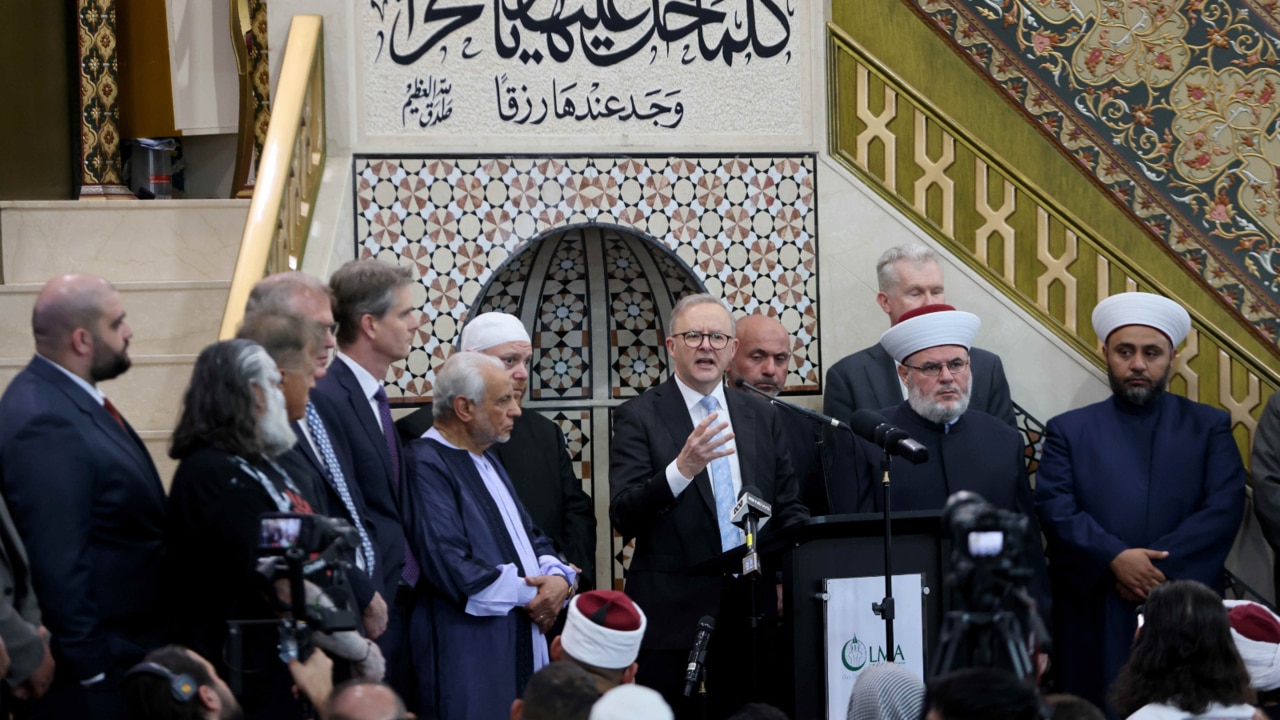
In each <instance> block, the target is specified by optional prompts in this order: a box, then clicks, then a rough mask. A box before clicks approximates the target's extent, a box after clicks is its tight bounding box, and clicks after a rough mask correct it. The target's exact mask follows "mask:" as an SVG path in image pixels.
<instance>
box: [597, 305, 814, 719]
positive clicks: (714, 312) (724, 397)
mask: <svg viewBox="0 0 1280 720" xmlns="http://www.w3.org/2000/svg"><path fill="white" fill-rule="evenodd" d="M668 327H669V328H670V329H671V335H670V336H669V337H668V338H667V343H666V344H667V352H668V354H669V355H670V357H671V366H672V368H673V369H674V376H673V377H672V378H670V379H669V380H667V381H666V382H664V383H662V384H661V385H659V386H657V387H654V388H652V389H650V390H649V391H647V392H645V393H644V394H643V395H641V396H640V397H637V398H635V399H633V400H630V401H628V402H627V403H625V404H624V405H622V406H621V407H619V408H618V409H617V410H616V411H615V413H614V418H613V443H612V447H611V451H610V458H609V483H610V488H611V496H612V497H611V503H610V507H609V514H610V517H611V518H612V519H613V523H614V527H615V528H616V529H617V530H618V531H619V532H620V533H622V535H623V536H624V537H632V538H635V554H634V556H633V557H632V560H631V567H630V569H629V571H628V573H627V581H626V592H627V594H628V595H630V596H631V597H632V599H633V600H635V602H636V604H638V605H640V606H641V607H643V608H645V609H646V612H647V613H648V615H649V617H650V618H651V620H650V624H649V627H648V629H647V630H646V632H645V637H644V642H643V645H642V646H641V647H642V652H641V656H640V660H639V663H640V670H639V673H638V675H637V678H636V681H637V682H639V683H640V684H643V685H648V686H650V687H653V688H654V689H656V690H658V691H659V692H661V693H662V694H663V696H664V698H666V700H667V702H668V703H670V704H671V705H672V707H673V708H674V709H675V710H676V712H677V716H678V717H699V716H700V713H699V711H698V707H697V705H696V704H694V703H691V702H689V701H688V700H687V699H686V698H684V696H683V688H684V670H685V666H686V659H687V657H688V653H689V649H690V647H691V646H692V645H693V643H694V639H695V636H696V632H697V626H698V621H699V618H701V617H702V616H704V615H709V616H712V617H713V618H717V625H716V631H715V637H714V638H713V640H712V642H711V645H710V655H709V657H708V659H707V683H706V687H707V693H708V696H707V697H708V703H709V705H710V709H711V716H712V717H724V716H726V715H728V714H729V713H730V712H732V711H733V710H734V709H736V707H737V706H738V705H740V704H742V703H745V702H748V701H750V700H753V699H758V698H759V699H766V700H768V699H771V698H770V697H769V695H770V693H771V684H772V683H771V682H770V681H771V680H772V679H773V678H774V677H775V676H776V675H777V673H776V672H774V668H773V667H772V663H771V659H772V658H773V657H774V654H773V653H772V652H770V647H769V645H770V638H769V637H768V635H769V632H768V631H769V630H770V629H771V628H772V627H773V626H774V625H775V620H776V618H775V617H773V616H774V614H775V613H776V610H777V595H776V589H775V585H774V583H773V582H772V575H770V574H769V573H768V572H767V571H766V573H765V575H764V579H763V580H758V581H755V582H753V581H752V580H750V579H749V578H745V577H733V576H727V575H720V574H715V572H714V571H708V572H706V573H702V572H700V571H699V570H698V569H696V568H698V566H699V565H701V564H704V563H707V562H708V561H713V560H714V559H715V558H717V557H718V556H719V555H720V554H721V553H722V552H724V551H726V550H730V549H732V548H734V547H737V546H739V545H741V544H742V543H743V536H742V533H741V531H740V530H738V529H737V528H736V527H734V526H733V525H732V523H731V522H730V514H731V510H732V507H733V504H734V502H735V501H736V500H737V497H738V494H739V493H740V492H741V490H742V489H743V488H754V489H756V490H758V491H759V494H760V496H761V498H762V499H763V500H764V501H766V502H769V503H771V504H772V505H773V517H772V519H771V520H770V525H771V526H777V527H783V526H786V525H789V524H791V523H794V522H798V521H800V520H803V519H805V518H806V517H808V515H809V513H808V511H807V510H806V509H805V507H804V505H802V504H801V503H800V501H799V490H798V489H797V486H796V480H795V476H794V474H793V473H792V469H791V461H790V459H789V458H788V456H787V450H786V439H785V435H784V432H783V429H782V421H781V418H779V417H778V416H777V413H776V410H775V409H774V408H773V407H772V406H771V405H769V404H768V403H766V402H765V401H763V400H761V399H758V398H756V397H753V396H751V395H748V394H746V393H737V392H726V391H725V389H724V383H723V377H724V370H725V368H726V367H727V366H728V364H729V359H730V358H732V357H733V354H734V352H735V351H736V350H737V340H736V339H734V337H733V335H734V323H733V317H732V316H731V315H730V314H729V311H728V310H727V309H726V308H725V307H724V305H722V304H721V303H720V301H719V300H717V299H715V298H714V297H712V296H710V295H706V294H702V295H691V296H688V297H685V298H683V299H682V300H681V301H680V302H679V303H677V304H676V307H675V309H673V310H672V313H671V322H670V324H669V326H668ZM753 614H754V615H755V617H754V618H753V617H752V615H753ZM761 615H763V617H761ZM753 621H754V622H753ZM753 624H755V625H758V626H759V628H760V630H761V635H762V636H756V637H758V638H759V640H761V647H760V650H759V652H758V653H755V657H757V658H758V659H759V661H760V672H759V673H758V674H756V675H755V677H753V673H752V672H751V659H752V657H753V652H752V648H751V640H752V639H753V632H752V629H751V626H752V625H753Z"/></svg>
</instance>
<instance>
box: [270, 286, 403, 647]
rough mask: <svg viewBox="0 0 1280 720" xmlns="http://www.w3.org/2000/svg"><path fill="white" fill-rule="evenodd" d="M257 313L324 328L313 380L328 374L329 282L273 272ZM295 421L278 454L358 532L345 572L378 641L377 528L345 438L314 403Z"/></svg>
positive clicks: (328, 509) (383, 613)
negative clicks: (291, 438) (292, 441)
mask: <svg viewBox="0 0 1280 720" xmlns="http://www.w3.org/2000/svg"><path fill="white" fill-rule="evenodd" d="M255 313H291V314H293V315H297V316H299V317H302V318H304V319H306V320H310V321H311V322H314V323H318V324H319V325H320V326H321V327H323V328H324V338H325V342H324V345H323V346H322V347H321V348H319V352H318V353H317V355H316V365H315V379H316V382H317V383H318V382H319V381H320V380H321V379H323V378H324V376H325V374H326V373H327V370H326V368H327V367H328V365H329V351H330V350H333V348H334V346H335V345H336V341H335V338H334V333H333V328H334V322H333V309H332V305H331V297H330V294H329V286H327V285H325V284H324V283H323V282H321V281H320V279H319V278H316V277H314V276H311V275H308V274H306V273H304V272H300V271H297V270H293V271H289V272H283V273H276V274H275V275H270V276H268V277H266V278H263V279H262V280H261V281H259V282H258V284H257V285H254V286H253V290H252V291H251V292H250V293H249V302H248V303H247V304H246V305H245V317H246V319H247V318H248V317H249V316H251V315H253V314H255ZM313 394H314V392H313ZM292 425H293V432H294V435H296V436H297V437H298V443H297V444H296V445H294V446H293V448H292V449H291V450H289V452H287V453H285V454H284V455H282V456H281V457H280V463H281V464H282V465H284V467H285V469H286V470H287V471H288V472H289V473H290V475H297V476H299V477H304V478H310V479H311V480H312V483H313V484H314V485H315V486H316V489H317V491H318V492H319V494H320V496H321V497H320V499H321V501H322V502H323V507H322V508H321V511H322V512H324V513H325V514H327V515H330V516H332V517H338V518H342V519H343V520H346V521H347V522H349V523H351V525H352V527H354V528H356V530H357V531H358V532H359V533H360V541H361V542H360V544H361V547H360V549H359V550H358V551H357V555H358V557H357V565H356V566H355V567H352V568H351V570H350V572H348V573H347V580H348V581H349V582H350V583H351V591H352V593H353V594H354V595H355V599H356V602H357V603H359V605H360V608H361V613H362V624H363V626H364V631H365V635H367V636H368V637H369V638H370V639H373V640H377V639H378V636H379V635H381V634H382V633H383V631H385V630H386V628H387V603H386V599H385V598H384V597H383V595H382V593H381V592H380V588H381V587H382V582H381V580H380V578H381V575H379V574H378V573H379V572H380V570H381V568H380V567H378V565H377V557H376V555H377V553H376V551H374V552H367V551H366V550H365V548H366V546H368V547H372V538H373V536H374V534H375V528H374V527H373V524H372V523H371V522H369V512H368V510H367V509H366V508H365V502H364V496H363V495H362V494H361V492H360V486H359V484H358V483H357V482H356V475H355V469H354V467H353V465H352V461H351V450H350V449H349V448H348V447H347V442H346V437H345V436H344V435H343V434H342V433H340V432H337V431H336V430H335V426H331V425H329V424H327V423H326V422H325V421H324V420H323V419H322V418H321V417H320V414H319V411H318V410H316V407H315V404H314V403H309V404H308V406H307V414H306V416H305V417H304V418H303V419H302V420H297V421H295V422H293V423H292ZM326 446H327V447H328V448H329V449H330V451H331V452H332V455H333V460H334V461H335V466H333V467H331V466H330V464H329V462H328V461H327V460H326V458H325V451H324V448H325V447H326Z"/></svg>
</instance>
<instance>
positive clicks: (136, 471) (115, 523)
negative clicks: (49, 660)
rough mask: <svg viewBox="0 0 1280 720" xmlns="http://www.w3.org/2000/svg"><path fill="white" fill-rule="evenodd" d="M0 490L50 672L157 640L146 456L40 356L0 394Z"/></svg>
mask: <svg viewBox="0 0 1280 720" xmlns="http://www.w3.org/2000/svg"><path fill="white" fill-rule="evenodd" d="M0 489H2V491H3V493H4V498H5V501H6V502H7V503H8V506H9V511H10V514H11V515H12V517H13V520H14V523H15V525H16V526H17V529H18V533H19V534H20V535H21V536H22V541H23V544H24V545H25V546H26V549H27V553H28V555H29V558H30V567H31V574H32V579H33V580H34V581H35V589H36V593H37V594H38V595H39V597H40V604H41V606H42V608H43V610H44V624H45V626H46V627H48V628H49V631H50V633H51V634H52V647H53V651H54V657H55V660H56V661H57V663H58V673H59V675H60V676H61V677H65V678H69V679H71V680H72V681H75V680H85V679H88V678H91V677H94V676H96V675H98V674H99V673H107V674H108V676H109V677H111V675H112V672H113V671H117V672H118V671H120V670H123V669H127V667H128V666H129V665H131V664H133V663H135V662H137V661H138V660H141V659H142V656H143V655H145V654H146V653H147V652H149V651H150V650H152V649H154V648H155V647H156V646H157V645H159V644H160V642H161V641H163V639H164V628H163V625H164V623H163V621H162V620H161V619H160V618H162V617H163V616H164V614H163V613H162V612H161V603H160V572H161V562H162V560H163V556H164V548H165V546H164V530H165V497H164V488H163V486H162V485H161V484H160V476H159V475H158V474H157V473H156V468H155V464H154V463H152V462H151V456H150V455H149V454H148V453H147V449H146V448H145V447H144V446H143V444H142V440H141V439H139V438H138V435H137V433H135V432H134V431H133V429H132V428H129V427H125V428H121V426H120V425H119V424H118V423H116V421H115V419H114V418H112V417H111V415H110V414H109V413H108V412H107V411H106V410H105V409H104V408H103V407H102V405H100V404H98V402H97V400H95V399H94V398H93V397H92V396H90V395H89V393H87V392H85V390H84V389H83V388H82V387H80V386H79V385H78V384H76V383H75V382H74V381H73V380H72V379H71V378H69V377H67V376H66V375H65V374H64V373H63V372H62V371H61V370H60V369H58V368H57V367H55V366H54V365H53V364H52V363H50V362H49V361H47V360H45V359H43V358H40V357H36V358H33V359H32V361H31V362H30V364H28V365H27V367H26V369H24V370H23V371H22V372H20V373H18V375H17V377H15V378H14V379H13V382H12V383H10V384H9V387H8V388H7V389H6V390H5V393H4V397H3V398H0Z"/></svg>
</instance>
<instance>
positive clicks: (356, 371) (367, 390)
mask: <svg viewBox="0 0 1280 720" xmlns="http://www.w3.org/2000/svg"><path fill="white" fill-rule="evenodd" d="M333 354H334V357H336V358H338V359H339V360H341V361H342V362H344V363H346V364H347V367H349V368H351V373H352V374H353V375H355V376H356V382H358V383H360V390H361V391H363V392H364V397H365V399H366V400H372V399H373V396H374V395H375V394H376V393H377V392H378V390H379V389H381V388H382V382H381V381H379V380H378V379H377V378H375V377H374V376H373V373H371V372H369V371H368V370H365V369H364V366H363V365H361V364H360V363H358V362H356V361H355V360H352V359H351V357H350V356H348V355H346V354H345V353H343V352H342V351H341V350H334V351H333Z"/></svg>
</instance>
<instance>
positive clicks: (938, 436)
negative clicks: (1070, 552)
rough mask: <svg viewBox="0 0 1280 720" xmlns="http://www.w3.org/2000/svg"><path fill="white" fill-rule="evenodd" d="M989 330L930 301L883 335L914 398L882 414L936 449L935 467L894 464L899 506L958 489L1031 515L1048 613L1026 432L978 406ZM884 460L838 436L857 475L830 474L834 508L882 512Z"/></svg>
mask: <svg viewBox="0 0 1280 720" xmlns="http://www.w3.org/2000/svg"><path fill="white" fill-rule="evenodd" d="M980 326H981V321H980V320H979V319H978V316H977V315H974V314H972V313H967V312H962V311H958V310H956V309H955V308H953V307H951V306H950V305H925V306H923V307H920V308H917V309H915V310H911V311H909V312H907V313H904V314H903V315H902V317H901V318H900V319H899V321H898V323H897V324H896V325H894V326H893V327H891V328H889V329H888V330H886V331H885V333H884V334H883V335H881V336H880V345H881V347H883V348H884V350H885V352H887V353H888V354H889V355H890V356H891V357H892V358H893V359H894V360H896V361H897V362H898V363H899V365H898V375H899V377H901V378H902V381H903V383H904V384H906V386H907V399H906V401H904V402H903V403H901V404H900V405H896V406H894V407H892V408H887V409H886V410H884V411H883V414H884V415H885V417H886V418H887V419H888V421H889V423H891V424H892V425H894V426H896V427H898V428H901V429H902V430H904V431H906V433H907V434H908V435H910V436H911V437H912V438H913V439H915V440H916V441H917V442H919V443H920V444H922V445H924V446H925V447H926V448H928V450H929V459H928V461H926V462H924V463H921V464H919V465H912V464H910V463H907V462H905V461H904V460H902V459H895V460H894V462H893V465H892V468H891V470H890V472H889V477H890V480H891V481H892V483H893V496H892V497H893V499H892V506H891V509H892V510H894V511H907V510H941V509H942V508H943V506H944V505H946V502H947V498H948V497H950V496H951V495H952V493H955V492H958V491H960V490H968V491H969V492H974V493H977V494H979V495H981V496H982V498H983V499H984V500H986V501H987V502H989V503H991V504H992V505H994V506H995V507H997V508H1000V509H1003V510H1012V511H1016V512H1020V513H1022V514H1024V515H1026V516H1027V519H1028V521H1029V522H1030V525H1031V537H1034V538H1036V539H1037V542H1034V543H1030V545H1033V547H1031V548H1029V552H1028V554H1027V557H1026V559H1025V560H1026V562H1027V563H1028V564H1029V566H1030V567H1031V568H1032V569H1033V570H1034V571H1035V577H1034V579H1033V582H1032V583H1031V590H1032V593H1033V594H1034V595H1035V596H1036V600H1037V601H1038V602H1039V603H1040V605H1041V613H1042V615H1043V616H1044V617H1048V615H1047V612H1048V607H1049V606H1048V602H1049V581H1048V574H1047V570H1046V567H1045V561H1044V553H1043V552H1041V550H1040V543H1039V542H1038V539H1039V537H1040V529H1039V526H1038V525H1037V524H1036V516H1035V511H1034V507H1033V505H1032V499H1031V484H1030V482H1029V481H1028V479H1027V462H1026V454H1025V445H1024V443H1023V441H1022V435H1021V434H1020V433H1019V432H1018V431H1017V430H1014V429H1013V428H1011V427H1009V426H1008V425H1007V424H1006V423H1004V422H1003V421H1001V420H1000V419H998V418H996V417H993V416H991V415H988V414H986V413H984V412H981V411H979V410H971V409H969V394H970V387H971V385H970V380H971V373H970V358H969V349H970V348H971V347H972V346H973V341H974V338H975V337H976V336H977V334H978V328H979V327H980ZM881 456H882V451H881V449H880V448H879V447H877V446H876V445H875V444H874V443H871V442H867V441H866V440H862V439H859V440H858V441H857V442H856V444H855V443H853V442H852V441H850V440H849V437H848V435H847V434H845V433H840V434H839V436H838V437H837V442H836V462H834V463H833V465H832V466H833V467H834V468H850V469H851V470H846V471H845V472H846V473H848V474H847V475H846V476H845V477H840V476H839V475H838V474H837V475H835V476H833V477H832V478H831V503H832V512H834V513H851V512H880V511H881V508H882V507H883V502H884V495H883V493H882V492H881V471H880V460H881Z"/></svg>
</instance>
